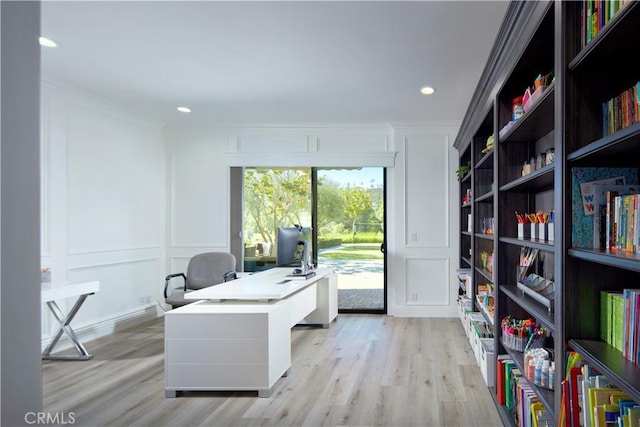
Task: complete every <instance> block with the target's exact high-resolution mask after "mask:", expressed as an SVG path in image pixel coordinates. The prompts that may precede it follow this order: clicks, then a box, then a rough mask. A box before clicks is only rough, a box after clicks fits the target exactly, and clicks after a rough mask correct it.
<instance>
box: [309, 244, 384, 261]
mask: <svg viewBox="0 0 640 427" xmlns="http://www.w3.org/2000/svg"><path fill="white" fill-rule="evenodd" d="M383 255H384V254H383V253H382V252H380V244H379V243H359V244H355V245H344V246H343V247H341V248H336V249H331V250H328V251H327V252H323V253H322V254H321V255H320V256H319V257H320V258H328V259H334V260H357V259H380V260H381V259H383Z"/></svg>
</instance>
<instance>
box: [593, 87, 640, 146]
mask: <svg viewBox="0 0 640 427" xmlns="http://www.w3.org/2000/svg"><path fill="white" fill-rule="evenodd" d="M639 89H640V82H638V83H636V84H635V85H633V86H631V87H630V88H628V89H627V90H625V91H624V92H622V93H621V94H620V95H618V96H616V97H613V98H611V99H610V100H609V101H607V102H604V103H602V116H603V117H602V119H603V120H602V127H603V136H607V135H612V134H614V133H616V132H617V131H619V130H621V129H624V128H626V127H629V126H631V125H632V124H635V123H638V122H640V111H639V110H640V108H638V106H639V102H640V99H639V98H638V90H639Z"/></svg>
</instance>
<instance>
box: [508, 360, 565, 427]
mask: <svg viewBox="0 0 640 427" xmlns="http://www.w3.org/2000/svg"><path fill="white" fill-rule="evenodd" d="M496 399H497V401H498V403H499V404H500V405H502V406H504V407H505V409H506V411H507V412H508V413H509V414H511V415H512V417H513V421H514V423H513V424H514V425H516V426H519V427H529V426H546V425H549V426H555V425H556V424H555V422H554V419H553V416H552V415H551V413H550V412H549V411H548V410H547V409H546V408H545V406H544V405H543V404H542V403H541V402H540V400H539V399H538V396H537V395H536V393H535V392H534V391H533V388H532V387H531V385H530V384H529V382H528V381H527V379H526V377H525V376H524V375H523V373H522V372H521V371H520V369H519V368H518V367H517V366H516V364H515V362H514V361H513V359H511V357H510V356H508V355H500V356H498V357H497V358H496Z"/></svg>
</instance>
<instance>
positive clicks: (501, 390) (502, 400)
mask: <svg viewBox="0 0 640 427" xmlns="http://www.w3.org/2000/svg"><path fill="white" fill-rule="evenodd" d="M513 363H514V362H513V360H512V359H511V356H509V355H507V354H499V355H498V356H497V357H496V399H497V401H498V403H499V404H500V405H502V406H505V405H506V396H505V371H506V370H507V367H508V366H509V365H511V364H513Z"/></svg>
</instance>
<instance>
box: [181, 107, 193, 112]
mask: <svg viewBox="0 0 640 427" xmlns="http://www.w3.org/2000/svg"><path fill="white" fill-rule="evenodd" d="M178 111H180V112H181V113H190V112H191V108H187V107H178Z"/></svg>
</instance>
